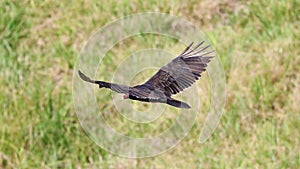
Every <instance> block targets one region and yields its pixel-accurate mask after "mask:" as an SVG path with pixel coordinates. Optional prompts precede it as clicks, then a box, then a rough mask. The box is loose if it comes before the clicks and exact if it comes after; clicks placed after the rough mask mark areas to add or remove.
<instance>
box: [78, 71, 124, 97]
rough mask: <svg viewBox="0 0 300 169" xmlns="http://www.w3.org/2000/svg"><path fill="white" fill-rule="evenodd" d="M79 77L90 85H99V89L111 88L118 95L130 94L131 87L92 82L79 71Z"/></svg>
mask: <svg viewBox="0 0 300 169" xmlns="http://www.w3.org/2000/svg"><path fill="white" fill-rule="evenodd" d="M78 74H79V77H80V78H81V79H82V80H84V81H86V82H89V83H95V84H98V85H99V88H102V87H105V88H109V89H111V90H112V91H115V92H117V93H124V94H128V92H129V88H130V87H129V86H124V85H119V84H114V83H108V82H103V81H97V80H92V79H91V78H89V77H87V76H86V75H85V74H83V73H82V72H81V71H80V70H78Z"/></svg>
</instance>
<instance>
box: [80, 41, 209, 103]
mask: <svg viewBox="0 0 300 169" xmlns="http://www.w3.org/2000/svg"><path fill="white" fill-rule="evenodd" d="M203 43H204V42H201V43H200V44H198V45H196V47H194V48H193V49H191V46H192V44H193V43H192V44H190V45H189V46H188V47H187V48H186V49H185V50H184V52H182V54H180V55H179V56H178V57H176V58H175V59H173V60H172V61H171V62H170V63H168V64H166V65H165V66H163V67H162V68H161V69H160V70H159V71H158V72H157V73H156V74H155V75H154V76H152V77H151V78H150V79H149V80H148V81H146V82H145V83H144V84H141V85H136V86H133V87H129V86H124V85H119V84H114V83H108V82H103V81H95V80H91V79H90V78H89V77H87V76H86V75H84V74H83V73H82V72H81V71H78V72H79V76H80V77H81V79H82V80H84V81H87V82H90V83H95V84H98V85H99V88H103V87H104V88H109V89H111V90H113V91H115V92H118V93H123V94H125V95H124V97H123V98H124V99H132V100H138V101H143V102H157V103H166V104H169V105H172V106H175V107H179V108H190V106H189V105H188V104H187V103H184V102H181V101H178V100H175V99H173V98H171V95H174V94H177V93H179V92H181V91H183V90H184V89H185V88H187V87H190V86H191V85H192V84H193V83H195V82H196V80H198V79H199V77H201V73H202V72H204V71H205V70H206V67H207V63H209V62H210V59H211V58H212V56H207V57H203V56H205V55H207V54H210V53H212V52H213V51H208V52H205V53H203V54H201V55H199V53H200V52H204V51H205V50H206V49H207V48H208V47H209V46H206V47H204V48H200V49H199V50H198V51H196V49H197V48H198V47H199V46H201V45H202V44H203ZM190 49H191V50H190Z"/></svg>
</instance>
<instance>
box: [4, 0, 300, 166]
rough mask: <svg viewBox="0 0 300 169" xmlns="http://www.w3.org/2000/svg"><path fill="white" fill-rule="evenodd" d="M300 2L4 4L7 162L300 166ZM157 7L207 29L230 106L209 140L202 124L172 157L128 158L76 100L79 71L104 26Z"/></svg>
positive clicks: (170, 153)
mask: <svg viewBox="0 0 300 169" xmlns="http://www.w3.org/2000/svg"><path fill="white" fill-rule="evenodd" d="M299 5H300V2H299V1H297V0H287V1H284V0H267V1H261V0H253V1H239V0H224V1H222V0H215V1H209V0H201V1H196V0H192V1H190V2H189V3H182V2H179V1H177V0H176V1H175V0H174V1H166V0H163V1H156V0H150V1H140V0H134V1H128V0H125V1H115V0H114V1H73V2H69V1H50V0H45V1H29V0H24V1H7V0H3V1H1V2H0V13H1V16H0V81H1V85H0V106H1V107H0V110H1V114H0V168H133V167H136V168H197V167H201V168H299V167H300V155H299V150H300V105H299V103H300V87H299V84H300V74H299V71H300V49H299V46H300V43H299V39H300V31H299V25H300V22H299V18H300V8H299ZM150 11H151V12H162V13H169V14H172V15H177V16H181V17H184V18H186V19H187V20H189V21H191V22H192V23H193V24H195V25H197V26H198V27H199V28H200V29H201V30H202V31H203V32H205V33H206V35H207V36H208V38H209V39H210V41H211V42H212V44H213V45H214V47H215V48H216V50H217V51H218V54H219V57H220V59H221V61H222V64H223V66H224V69H225V73H226V80H227V88H226V89H227V100H226V106H225V109H224V113H223V116H222V119H221V122H220V125H219V127H218V128H217V130H216V131H215V133H214V134H213V136H212V137H211V138H210V139H209V140H208V141H207V142H206V143H205V144H199V143H198V142H197V139H198V135H199V127H198V126H197V125H195V127H193V128H192V130H191V132H190V133H189V135H188V136H187V137H186V138H185V139H184V140H183V141H182V142H181V144H179V145H178V146H177V147H176V148H174V149H172V150H171V151H168V152H167V153H165V154H163V155H159V156H157V157H152V158H146V159H128V158H122V157H118V156H115V155H111V154H110V153H107V152H106V151H104V150H103V149H101V148H100V147H98V146H97V145H96V144H94V143H93V142H92V141H91V140H90V139H89V138H88V137H87V136H86V135H85V133H84V131H83V130H82V129H81V127H80V124H79V122H78V120H77V117H76V114H75V112H74V109H73V105H72V97H71V96H72V74H73V68H74V64H75V63H76V59H77V56H78V54H79V51H80V49H81V47H82V46H83V45H84V43H85V42H86V41H87V39H88V37H89V36H91V35H92V33H93V32H95V31H97V29H98V28H100V27H101V26H103V25H105V24H106V23H108V22H111V21H114V20H116V19H118V18H119V17H122V16H125V15H130V14H134V13H139V12H150ZM152 40H153V39H151V38H149V39H147V43H148V44H152V45H153V47H161V48H164V47H166V48H170V45H168V43H166V44H164V43H162V42H155V43H154V42H152ZM142 44H143V42H142V41H140V44H139V43H136V45H137V46H139V45H142ZM124 52H126V48H118V49H115V50H114V53H115V55H121V54H123V53H124ZM205 76H207V75H205Z"/></svg>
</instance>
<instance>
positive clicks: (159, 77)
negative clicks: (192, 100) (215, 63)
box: [144, 41, 214, 96]
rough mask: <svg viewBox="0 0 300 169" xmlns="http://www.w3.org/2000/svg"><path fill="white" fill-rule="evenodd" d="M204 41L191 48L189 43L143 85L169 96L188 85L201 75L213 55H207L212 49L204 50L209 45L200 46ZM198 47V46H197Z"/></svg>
mask: <svg viewBox="0 0 300 169" xmlns="http://www.w3.org/2000/svg"><path fill="white" fill-rule="evenodd" d="M203 43H204V41H202V42H201V43H199V44H198V45H196V46H195V47H194V48H192V45H193V43H191V44H190V45H189V46H188V47H187V48H186V49H185V50H184V51H183V52H182V53H181V54H180V55H179V56H178V57H176V58H175V59H173V60H172V61H171V62H170V63H168V64H166V65H165V66H163V67H162V68H161V69H159V70H158V72H157V73H156V74H154V75H153V76H152V77H151V78H150V79H149V80H148V81H147V82H145V83H144V84H145V85H150V86H153V87H154V88H159V89H160V90H162V91H164V92H165V94H166V95H168V96H171V95H173V94H177V93H179V92H180V91H183V90H184V89H185V88H187V87H190V86H191V85H192V84H193V83H195V82H196V80H198V79H199V77H201V73H202V72H204V71H205V70H206V67H207V64H208V63H209V62H210V59H211V58H213V57H214V56H208V54H211V53H213V52H214V51H213V50H210V51H206V50H207V49H208V48H209V47H210V46H209V45H208V46H205V47H200V46H201V45H202V44H203ZM199 47H200V48H199Z"/></svg>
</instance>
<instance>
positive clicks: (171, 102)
mask: <svg viewBox="0 0 300 169" xmlns="http://www.w3.org/2000/svg"><path fill="white" fill-rule="evenodd" d="M167 104H169V105H171V106H174V107H179V108H184V109H189V108H191V106H189V105H188V104H187V103H184V102H182V101H179V100H175V99H172V98H169V99H167Z"/></svg>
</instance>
